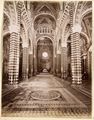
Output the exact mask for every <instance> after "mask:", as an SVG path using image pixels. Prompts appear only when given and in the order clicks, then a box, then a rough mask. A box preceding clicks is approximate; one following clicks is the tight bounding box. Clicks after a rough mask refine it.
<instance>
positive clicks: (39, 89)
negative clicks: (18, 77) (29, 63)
mask: <svg viewBox="0 0 94 120" xmlns="http://www.w3.org/2000/svg"><path fill="white" fill-rule="evenodd" d="M68 87H70V84H66V83H64V82H62V79H61V81H60V79H59V80H58V78H56V77H54V76H53V75H50V74H39V75H37V76H36V77H33V78H30V79H29V80H26V81H24V82H21V83H20V84H19V85H18V86H16V88H15V89H14V90H13V91H12V92H11V93H8V94H6V95H5V96H4V95H3V96H4V98H3V103H5V104H4V105H3V108H2V116H16V117H17V116H20V117H21V116H24V117H25V116H28V117H29V116H30V117H38V116H52V117H53V116H54V117H64V116H66V117H69V116H70V117H90V109H89V108H88V106H87V105H86V104H85V103H84V102H83V101H82V100H80V99H79V98H77V96H75V95H74V94H73V92H71V91H70V90H68ZM70 88H71V87H70ZM71 89H73V88H71ZM74 91H76V90H75V89H74ZM7 97H8V98H9V99H10V100H9V102H7V104H6V100H8V98H7ZM80 97H81V96H80ZM82 97H83V95H82Z"/></svg>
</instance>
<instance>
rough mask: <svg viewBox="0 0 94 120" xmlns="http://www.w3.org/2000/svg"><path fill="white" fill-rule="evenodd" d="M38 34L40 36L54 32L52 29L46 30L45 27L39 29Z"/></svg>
mask: <svg viewBox="0 0 94 120" xmlns="http://www.w3.org/2000/svg"><path fill="white" fill-rule="evenodd" d="M37 33H38V34H43V33H44V34H52V33H53V30H52V29H50V28H47V27H46V28H45V27H43V28H39V29H37Z"/></svg>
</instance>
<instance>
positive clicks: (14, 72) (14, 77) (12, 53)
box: [8, 25, 19, 84]
mask: <svg viewBox="0 0 94 120" xmlns="http://www.w3.org/2000/svg"><path fill="white" fill-rule="evenodd" d="M10 33H11V35H10V50H9V66H8V74H9V84H15V83H17V81H18V69H17V67H18V65H17V64H16V63H18V61H17V57H18V56H17V54H16V52H17V45H18V44H17V40H18V39H19V36H18V26H17V25H11V26H10Z"/></svg>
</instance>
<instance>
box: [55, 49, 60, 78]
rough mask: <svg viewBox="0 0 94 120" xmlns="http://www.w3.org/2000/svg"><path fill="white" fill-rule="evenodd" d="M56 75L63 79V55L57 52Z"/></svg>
mask: <svg viewBox="0 0 94 120" xmlns="http://www.w3.org/2000/svg"><path fill="white" fill-rule="evenodd" d="M56 74H57V76H58V77H61V53H60V51H57V56H56Z"/></svg>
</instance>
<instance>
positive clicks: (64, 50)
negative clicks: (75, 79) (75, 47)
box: [61, 46, 67, 79]
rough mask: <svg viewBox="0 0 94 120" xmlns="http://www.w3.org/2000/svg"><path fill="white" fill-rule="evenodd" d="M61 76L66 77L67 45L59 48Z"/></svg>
mask: <svg viewBox="0 0 94 120" xmlns="http://www.w3.org/2000/svg"><path fill="white" fill-rule="evenodd" d="M61 77H62V78H63V79H66V78H67V47H64V46H63V47H62V48H61Z"/></svg>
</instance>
